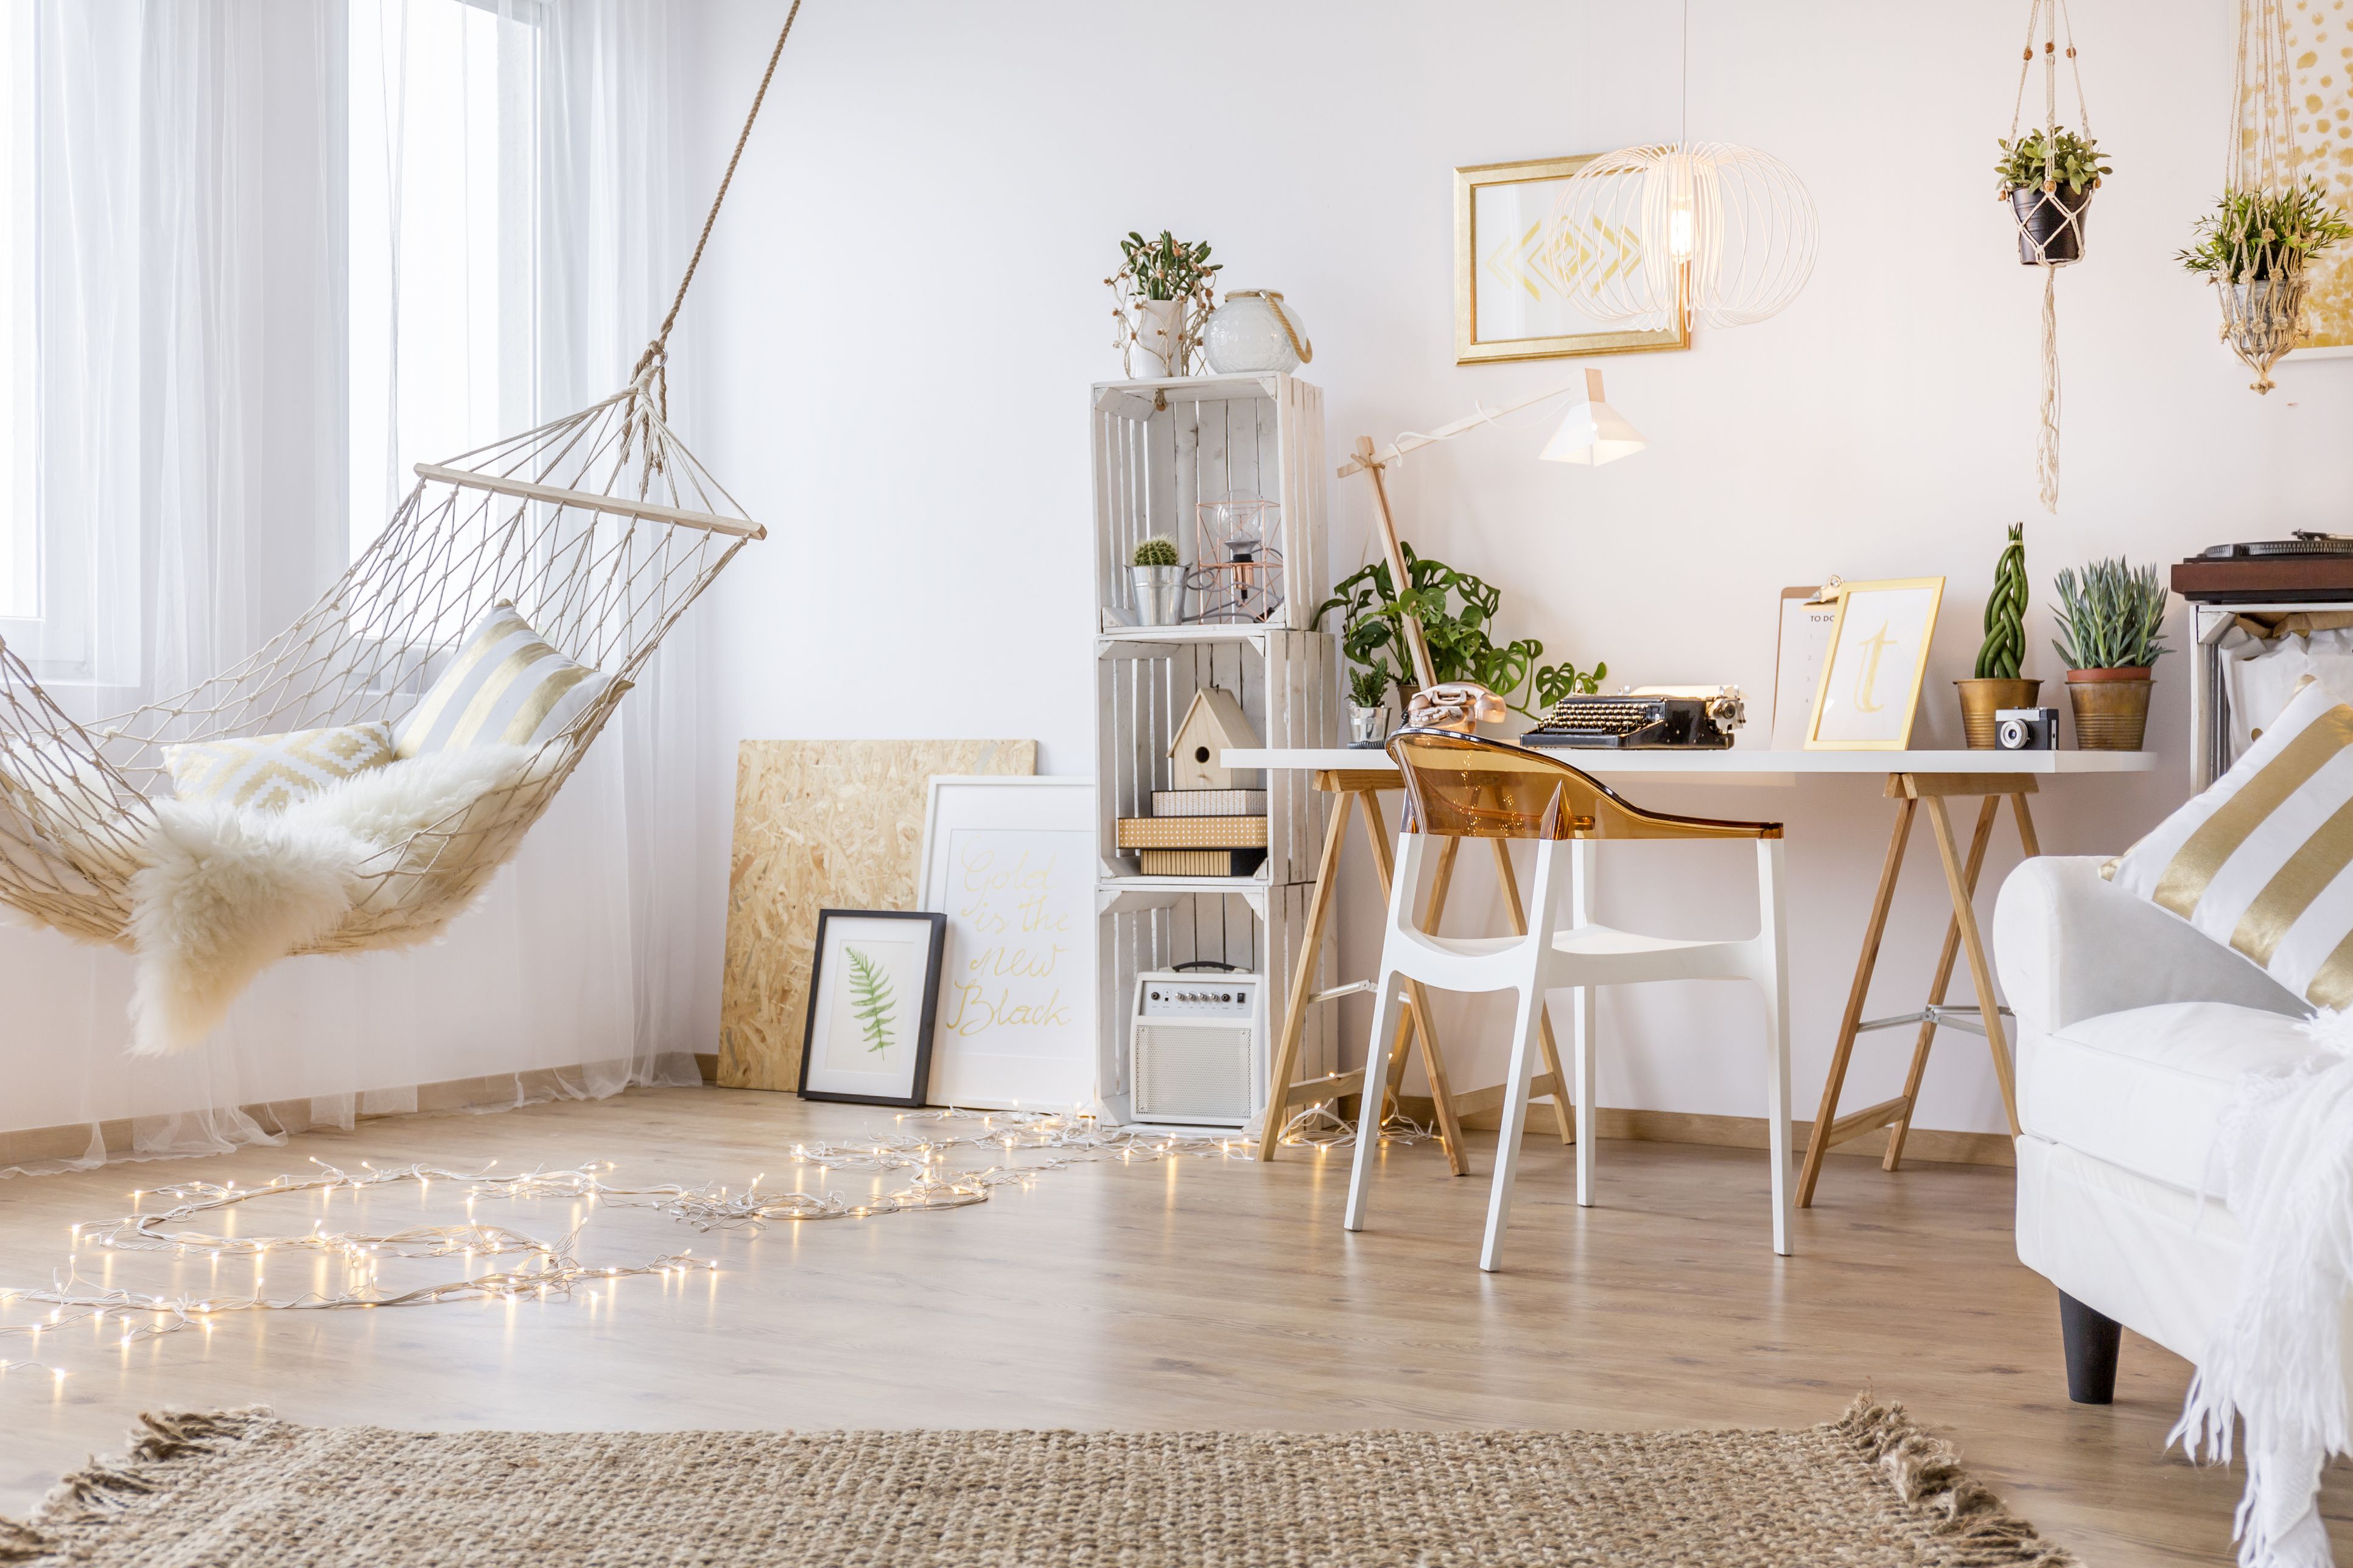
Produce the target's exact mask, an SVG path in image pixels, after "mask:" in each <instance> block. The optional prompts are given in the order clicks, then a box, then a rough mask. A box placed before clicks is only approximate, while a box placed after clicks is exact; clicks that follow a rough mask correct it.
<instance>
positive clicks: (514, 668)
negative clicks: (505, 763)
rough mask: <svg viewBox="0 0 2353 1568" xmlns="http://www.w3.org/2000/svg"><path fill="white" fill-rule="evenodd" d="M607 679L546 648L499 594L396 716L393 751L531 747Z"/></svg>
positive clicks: (560, 728)
mask: <svg viewBox="0 0 2353 1568" xmlns="http://www.w3.org/2000/svg"><path fill="white" fill-rule="evenodd" d="M612 684H613V678H612V677H611V676H609V675H604V674H601V673H599V672H598V671H596V670H594V669H591V668H588V667H587V666H586V665H585V664H575V663H573V662H572V661H571V660H570V659H568V658H565V657H564V656H563V655H562V654H560V653H558V652H556V651H555V650H554V648H552V647H548V646H547V644H546V642H545V641H544V640H543V639H542V638H541V637H540V635H539V634H538V633H537V632H535V631H533V630H532V628H531V623H530V622H528V621H526V620H524V619H523V618H522V616H521V615H520V614H518V613H517V612H516V610H515V607H514V605H512V604H510V603H508V602H506V601H505V600H501V601H500V602H499V603H498V604H497V605H493V606H491V612H490V614H488V615H486V616H483V617H482V618H481V619H480V621H477V622H476V623H475V624H474V629H473V630H472V631H470V632H469V633H467V634H466V640H465V642H464V643H463V644H461V645H460V646H459V649H458V651H457V653H456V654H455V655H454V656H453V657H452V658H450V660H449V667H448V668H447V669H444V670H443V671H442V672H441V675H440V678H439V679H437V680H435V681H434V682H433V688H432V689H431V690H429V691H427V692H426V694H425V695H424V697H423V698H421V699H420V700H418V701H417V706H416V707H415V708H414V709H412V710H410V711H409V715H408V717H407V718H406V719H405V720H403V721H401V726H400V735H399V738H398V740H397V741H396V742H395V749H396V750H397V751H398V752H399V753H400V754H401V755H402V756H404V757H417V756H422V755H424V754H425V753H426V752H446V751H451V750H454V749H457V748H459V747H464V746H536V745H538V744H540V743H541V742H543V741H549V740H553V739H554V737H555V736H557V735H560V734H562V733H563V732H564V731H565V729H566V728H568V727H569V726H570V725H571V723H572V721H574V720H575V719H577V718H579V717H580V715H581V714H582V713H584V712H586V711H587V710H588V709H589V707H590V706H591V705H592V704H594V703H595V702H596V700H598V699H600V698H602V697H603V696H604V695H605V693H606V690H607V689H608V688H610V687H611V686H612ZM625 689H626V688H625Z"/></svg>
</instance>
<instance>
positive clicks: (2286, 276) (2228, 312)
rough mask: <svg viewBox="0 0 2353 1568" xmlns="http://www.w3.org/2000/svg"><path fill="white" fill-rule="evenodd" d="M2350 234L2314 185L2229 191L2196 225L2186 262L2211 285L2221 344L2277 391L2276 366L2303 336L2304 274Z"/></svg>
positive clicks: (2263, 385)
mask: <svg viewBox="0 0 2353 1568" xmlns="http://www.w3.org/2000/svg"><path fill="white" fill-rule="evenodd" d="M2347 237H2353V223H2348V222H2347V221H2346V217H2345V214H2344V212H2343V211H2342V210H2341V209H2340V208H2338V207H2337V205H2335V204H2334V203H2332V202H2330V201H2329V199H2328V194H2327V191H2325V190H2324V189H2323V188H2322V187H2321V184H2320V182H2319V181H2317V180H2307V181H2306V182H2305V183H2304V184H2300V185H2295V186H2291V187H2290V188H2288V189H2287V190H2284V191H2265V190H2240V189H2235V188H2234V189H2232V190H2227V191H2224V192H2223V193H2222V198H2221V200H2220V201H2218V202H2216V203H2215V204H2214V210H2213V211H2212V212H2211V213H2209V214H2207V215H2206V216H2204V217H2202V218H2200V219H2199V220H2198V242H2197V243H2196V244H2195V245H2192V246H2191V247H2189V249H2187V250H2183V251H2180V252H2179V253H2178V257H2179V260H2180V262H2181V265H2182V266H2184V267H2186V268H2189V270H2190V271H2192V272H2195V273H2197V274H2198V275H2199V276H2200V277H2201V278H2203V279H2206V280H2207V281H2208V282H2210V283H2211V284H2213V285H2214V289H2215V292H2216V294H2217V295H2218V296H2219V297H2220V298H2221V302H2222V339H2223V341H2224V342H2228V343H2229V344H2230V345H2231V350H2232V353H2236V354H2237V355H2238V356H2239V358H2240V359H2241V360H2242V361H2243V362H2244V363H2246V365H2247V367H2248V368H2249V369H2250V370H2253V372H2254V373H2255V381H2254V390H2255V391H2257V392H2269V391H2270V390H2271V389H2272V378H2271V367H2272V366H2273V365H2274V364H2275V363H2278V361H2279V357H2280V355H2282V354H2284V353H2287V352H2288V350H2290V349H2292V348H2294V347H2295V345H2296V341H2297V339H2299V338H2300V337H2302V336H2303V335H2304V284H2305V274H2306V269H2307V268H2308V267H2309V264H2310V263H2311V260H2312V258H2314V257H2316V256H2317V255H2319V254H2320V253H2321V252H2322V251H2324V250H2327V249H2328V248H2329V247H2331V246H2333V245H2336V244H2337V243H2338V242H2339V241H2341V240H2343V239H2345V238H2347Z"/></svg>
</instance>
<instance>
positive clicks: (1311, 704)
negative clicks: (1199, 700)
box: [1095, 627, 1340, 887]
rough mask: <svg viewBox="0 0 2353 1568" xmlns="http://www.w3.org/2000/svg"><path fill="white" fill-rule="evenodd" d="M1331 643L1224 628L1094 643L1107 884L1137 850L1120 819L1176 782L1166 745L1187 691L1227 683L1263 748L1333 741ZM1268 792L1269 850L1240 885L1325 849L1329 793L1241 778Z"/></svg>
mask: <svg viewBox="0 0 2353 1568" xmlns="http://www.w3.org/2000/svg"><path fill="white" fill-rule="evenodd" d="M1339 659H1340V653H1339V639H1338V638H1337V637H1336V636H1335V635H1334V634H1333V633H1330V632H1297V631H1274V630H1259V629H1251V628H1244V627H1229V628H1227V632H1226V635H1225V636H1223V637H1216V638H1191V639H1187V640H1185V641H1181V642H1145V641H1142V640H1139V639H1135V638H1130V637H1104V638H1102V639H1100V640H1099V641H1098V643H1097V645H1096V658H1095V674H1096V708H1095V752H1096V758H1097V763H1096V773H1095V814H1096V816H1097V818H1098V820H1099V823H1100V837H1099V840H1098V843H1097V847H1096V849H1097V858H1098V859H1099V861H1100V862H1101V865H1100V871H1101V874H1102V878H1103V882H1104V885H1120V884H1124V883H1125V882H1127V881H1129V880H1131V879H1139V878H1138V872H1137V861H1136V855H1135V851H1134V850H1133V849H1123V848H1121V847H1120V846H1119V819H1120V818H1121V817H1123V816H1151V815H1152V792H1153V791H1154V790H1155V789H1167V788H1169V787H1171V786H1172V784H1173V783H1174V780H1173V778H1172V777H1171V774H1170V772H1169V765H1168V745H1169V741H1170V738H1171V736H1172V734H1173V733H1174V731H1175V730H1176V725H1177V724H1179V723H1181V722H1182V721H1183V720H1184V717H1185V710H1187V708H1188V707H1190V706H1191V705H1192V701H1193V694H1194V693H1195V692H1197V691H1199V690H1201V689H1205V688H1208V687H1212V686H1217V687H1223V688H1224V689H1226V690H1228V691H1230V692H1232V693H1233V694H1234V695H1235V696H1236V697H1237V698H1239V699H1240V701H1241V705H1242V712H1243V714H1244V715H1245V716H1246V717H1248V719H1249V720H1250V727H1251V728H1252V729H1253V730H1255V731H1258V736H1259V739H1260V740H1261V741H1262V742H1265V743H1266V744H1267V745H1270V746H1335V745H1337V744H1339V742H1340V721H1339V711H1340V710H1339ZM1242 783H1243V784H1244V785H1245V786H1246V787H1249V788H1253V789H1256V788H1263V789H1264V790H1265V791H1266V796H1267V856H1266V861H1265V863H1264V864H1263V865H1261V867H1260V868H1259V869H1258V872H1257V874H1256V875H1255V876H1252V877H1247V878H1240V877H1237V878H1231V879H1226V880H1229V881H1231V882H1232V883H1234V884H1235V885H1237V886H1240V885H1242V884H1245V883H1255V884H1257V885H1259V886H1262V887H1276V886H1281V885H1282V884H1283V883H1286V882H1300V881H1305V880H1307V879H1311V878H1313V877H1314V875H1315V865H1316V860H1317V858H1318V857H1319V856H1320V855H1321V854H1322V853H1323V848H1324V821H1325V816H1326V814H1327V813H1328V811H1329V810H1330V801H1329V798H1328V797H1327V796H1325V795H1323V794H1322V793H1321V792H1320V791H1318V790H1316V789H1315V788H1314V784H1312V782H1311V781H1310V780H1309V778H1308V777H1307V775H1306V774H1304V773H1291V772H1277V773H1273V774H1272V775H1271V776H1268V777H1265V778H1263V779H1261V778H1259V777H1256V776H1251V777H1248V778H1246V779H1245V780H1243V781H1242ZM1141 880H1143V881H1145V882H1147V883H1153V882H1164V881H1167V880H1170V879H1166V878H1159V877H1155V878H1144V879H1141Z"/></svg>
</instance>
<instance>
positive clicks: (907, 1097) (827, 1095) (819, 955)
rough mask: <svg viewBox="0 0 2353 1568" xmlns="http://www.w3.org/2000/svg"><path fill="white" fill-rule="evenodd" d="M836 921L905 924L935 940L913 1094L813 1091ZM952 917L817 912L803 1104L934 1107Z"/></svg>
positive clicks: (928, 947)
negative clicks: (935, 1044) (935, 1046)
mask: <svg viewBox="0 0 2353 1568" xmlns="http://www.w3.org/2000/svg"><path fill="white" fill-rule="evenodd" d="M837 919H840V920H844V921H850V920H858V921H908V922H910V923H913V924H920V925H922V926H923V927H925V928H926V929H927V930H928V931H929V933H930V940H929V941H928V942H926V943H925V956H924V962H923V1006H922V1009H921V1012H920V1016H919V1020H918V1022H917V1024H916V1026H915V1039H914V1044H915V1056H914V1062H913V1069H912V1071H911V1073H910V1075H909V1083H908V1091H907V1093H905V1094H904V1095H894V1094H879V1093H860V1092H850V1091H846V1090H842V1089H811V1088H810V1087H809V1068H810V1064H811V1063H812V1062H813V1061H814V1060H815V1059H816V1057H817V1044H818V1042H817V1023H818V1016H819V1014H820V1013H822V1012H823V1011H824V1008H823V1005H822V1004H823V1002H824V1000H825V996H826V991H825V986H826V968H825V956H826V950H827V942H828V931H829V930H830V928H831V926H832V924H833V921H835V920H837ZM947 937H948V917H947V916H946V915H944V914H941V913H938V912H936V911H934V910H818V912H817V937H816V942H815V945H814V947H813V948H812V950H811V952H810V953H809V980H808V1010H807V1015H806V1016H804V1017H803V1018H802V1020H801V1070H800V1077H799V1079H798V1082H797V1086H796V1088H795V1090H794V1092H796V1093H797V1094H798V1095H799V1096H800V1097H801V1098H802V1099H803V1100H828V1101H834V1102H838V1103H840V1104H844V1105H895V1106H900V1107H902V1108H913V1107H917V1106H922V1105H925V1104H928V1103H929V1100H928V1099H927V1096H928V1095H929V1093H930V1090H931V1081H932V1031H933V1030H934V1027H936V1026H937V1024H938V1021H939V1004H940V966H941V964H942V963H943V962H944V959H945V957H946V952H947Z"/></svg>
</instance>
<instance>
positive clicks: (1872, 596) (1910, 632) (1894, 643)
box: [1806, 577, 1945, 752]
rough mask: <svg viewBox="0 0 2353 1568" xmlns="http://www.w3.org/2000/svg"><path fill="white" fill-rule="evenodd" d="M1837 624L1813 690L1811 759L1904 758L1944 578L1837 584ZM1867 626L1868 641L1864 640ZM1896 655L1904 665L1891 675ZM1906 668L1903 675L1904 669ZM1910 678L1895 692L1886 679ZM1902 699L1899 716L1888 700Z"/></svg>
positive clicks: (1808, 736)
mask: <svg viewBox="0 0 2353 1568" xmlns="http://www.w3.org/2000/svg"><path fill="white" fill-rule="evenodd" d="M1838 595H1839V607H1838V619H1837V620H1836V621H1834V622H1832V623H1831V646H1830V651H1829V652H1827V653H1826V654H1824V655H1823V656H1822V678H1821V682H1820V685H1818V686H1816V687H1815V688H1814V711H1813V715H1812V717H1811V718H1810V719H1809V720H1808V721H1807V724H1806V750H1808V751H1810V752H1901V751H1906V750H1909V749H1910V747H1911V744H1912V721H1914V720H1915V718H1917V717H1918V715H1919V711H1920V685H1921V682H1922V681H1924V680H1925V679H1926V678H1927V674H1928V650H1929V649H1930V648H1931V647H1934V646H1935V644H1936V612H1937V611H1938V610H1939V609H1940V608H1941V607H1942V606H1943V605H1944V602H1945V580H1944V579H1943V578H1942V577H1888V578H1883V579H1881V580H1880V581H1878V582H1875V583H1841V584H1839V590H1838ZM1865 627H1869V628H1870V631H1869V635H1867V636H1866V635H1862V634H1863V632H1864V628H1865ZM1891 653H1893V654H1894V655H1895V656H1896V657H1897V658H1900V659H1902V660H1903V661H1905V662H1904V663H1903V664H1901V665H1897V666H1895V667H1893V668H1891V667H1890V666H1889V665H1888V663H1887V658H1888V656H1889V655H1890V654H1891ZM1907 667H1908V668H1907ZM1899 670H1905V671H1907V673H1908V677H1909V678H1908V679H1905V680H1904V682H1903V685H1902V686H1901V687H1900V688H1898V687H1895V686H1894V685H1892V684H1891V682H1890V679H1889V678H1890V677H1891V676H1894V675H1895V674H1896V673H1897V672H1898V671H1899ZM1899 689H1900V690H1901V692H1902V693H1903V699H1904V700H1903V704H1902V708H1901V710H1900V711H1899V710H1897V708H1896V706H1895V704H1894V702H1893V701H1892V700H1891V699H1892V698H1893V697H1894V694H1895V693H1896V691H1898V690H1899Z"/></svg>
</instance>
